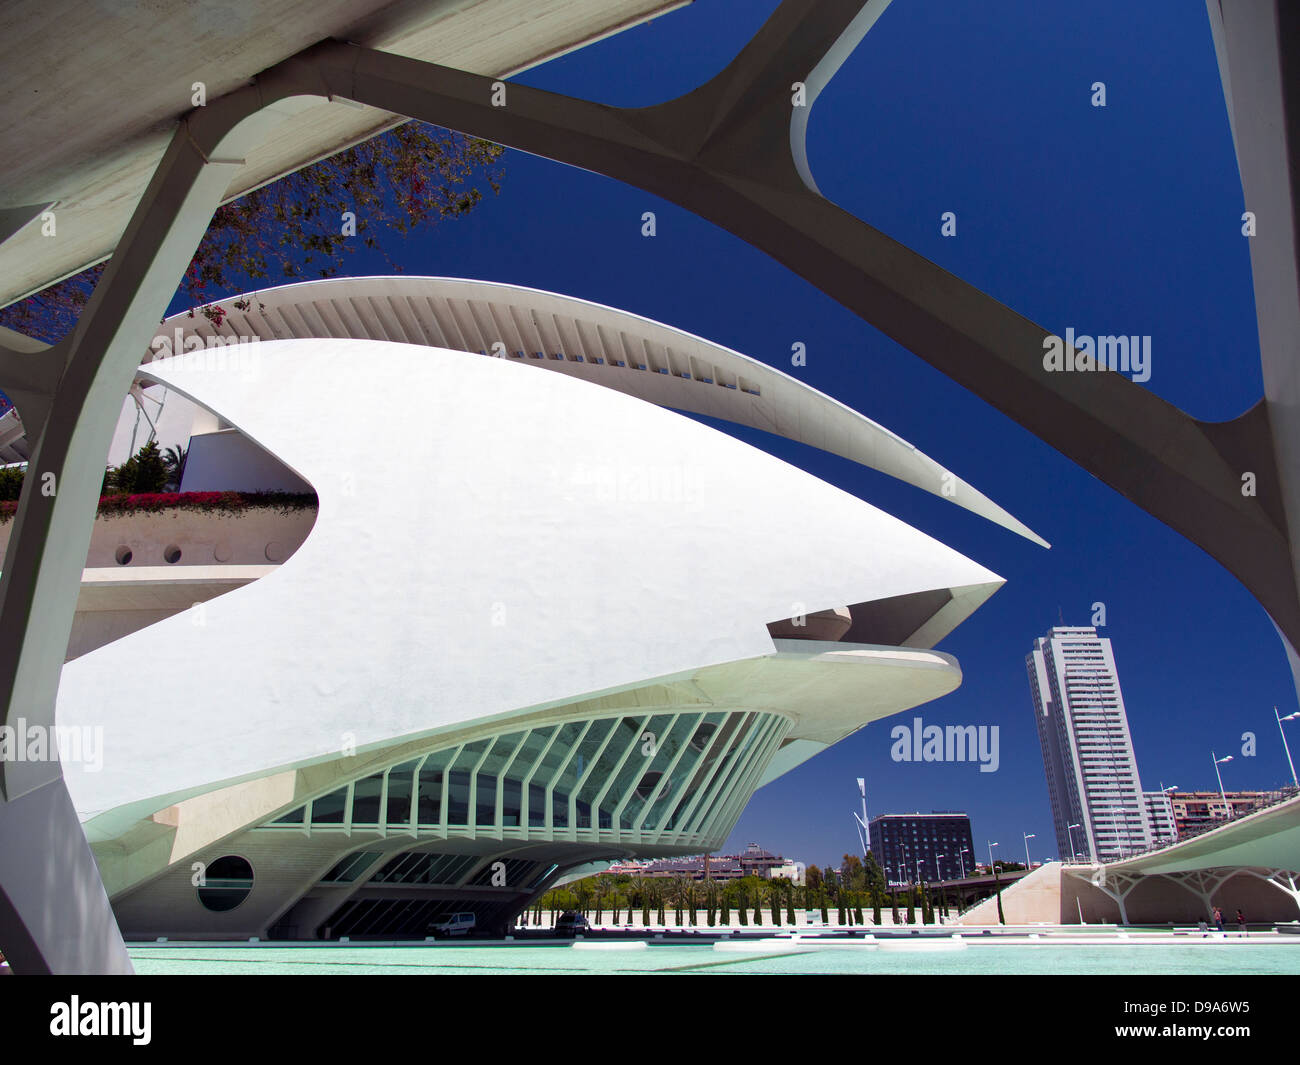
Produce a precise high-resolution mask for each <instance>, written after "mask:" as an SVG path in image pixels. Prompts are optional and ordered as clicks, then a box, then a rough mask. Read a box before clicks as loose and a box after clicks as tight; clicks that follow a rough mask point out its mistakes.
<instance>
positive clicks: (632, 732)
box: [578, 717, 644, 828]
mask: <svg viewBox="0 0 1300 1065" xmlns="http://www.w3.org/2000/svg"><path fill="white" fill-rule="evenodd" d="M642 720H644V719H643V718H639V717H635V718H632V717H624V718H618V719H611V721H610V728H613V729H615V732H614V735H613V736H612V737H610V740H609V743H607V744H606V745H605V750H604V751H603V752H602V753H601V755H600V757H599V758H598V759H597V761H596V768H595V769H594V770H592V772H591V775H590V776H589V777H587V782H586V783H585V784H583V786H582V789H581V790H580V791H579V792H578V799H579V800H580V801H581V802H582V804H583V805H584V806H588V807H590V806H591V805H592V804H593V803H595V801H596V799H597V798H598V797H599V795H600V793H601V791H602V790H604V788H605V785H606V784H608V783H609V782H610V778H611V777H612V776H613V775H614V770H615V769H617V768H618V764H619V762H621V761H622V760H623V755H625V754H627V752H628V749H629V748H630V747H632V746H633V745H634V744H635V743H637V742H638V739H639V737H640V735H641V728H640V726H641V722H642ZM615 726H617V728H615ZM606 731H609V730H606ZM632 757H633V758H635V757H636V755H635V754H633V755H632ZM605 820H606V821H608V820H609V818H608V812H606V817H605ZM600 827H601V828H609V827H610V826H609V825H608V824H602V825H601V826H600Z"/></svg>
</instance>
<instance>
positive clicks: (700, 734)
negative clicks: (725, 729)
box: [645, 712, 727, 828]
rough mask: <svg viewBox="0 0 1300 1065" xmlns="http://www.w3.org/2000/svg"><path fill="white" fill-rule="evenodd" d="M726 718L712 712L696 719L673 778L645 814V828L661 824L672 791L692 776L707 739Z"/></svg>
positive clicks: (706, 748)
mask: <svg viewBox="0 0 1300 1065" xmlns="http://www.w3.org/2000/svg"><path fill="white" fill-rule="evenodd" d="M726 718H727V715H726V714H724V713H717V712H714V713H711V714H705V715H704V719H703V721H700V720H699V719H698V718H697V719H696V722H697V723H696V724H695V726H694V728H693V730H692V731H691V733H690V738H689V739H688V740H687V742H686V751H685V753H684V754H683V755H682V757H681V761H679V762H678V763H677V768H676V769H674V770H673V777H674V778H675V779H674V780H673V781H671V782H670V784H669V786H668V787H667V788H665V789H664V790H663V792H662V794H660V796H659V798H657V799H656V800H655V801H654V805H653V806H652V807H651V808H650V813H648V814H647V815H646V819H645V825H646V827H647V828H659V827H660V826H661V825H662V823H663V820H664V818H665V817H666V816H667V815H668V810H669V807H670V804H671V803H672V802H673V801H674V794H673V793H674V792H676V791H678V790H680V788H681V785H682V782H683V781H686V780H689V779H692V778H693V777H694V773H695V769H696V766H697V764H698V763H699V761H700V759H702V758H703V757H704V752H705V751H706V750H708V745H709V741H710V740H712V739H713V737H714V735H715V734H716V733H717V730H718V727H719V726H720V725H721V724H722V722H723V721H725V720H726Z"/></svg>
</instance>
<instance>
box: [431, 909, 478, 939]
mask: <svg viewBox="0 0 1300 1065" xmlns="http://www.w3.org/2000/svg"><path fill="white" fill-rule="evenodd" d="M476 924H477V922H476V921H475V919H474V915H473V914H472V913H453V914H452V915H451V916H450V917H447V918H444V919H443V920H441V921H435V922H434V923H433V924H431V925H429V934H430V935H433V936H437V937H439V938H442V937H444V936H464V935H468V934H469V933H470V932H472V931H474V928H475V925H476Z"/></svg>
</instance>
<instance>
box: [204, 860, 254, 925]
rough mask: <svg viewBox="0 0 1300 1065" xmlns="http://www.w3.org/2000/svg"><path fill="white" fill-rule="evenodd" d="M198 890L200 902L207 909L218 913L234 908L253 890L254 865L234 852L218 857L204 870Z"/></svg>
mask: <svg viewBox="0 0 1300 1065" xmlns="http://www.w3.org/2000/svg"><path fill="white" fill-rule="evenodd" d="M198 890H199V902H200V903H202V904H203V906H204V907H205V908H206V909H209V910H214V911H216V912H217V913H223V912H225V911H226V910H233V909H234V908H235V907H236V906H238V905H239V904H240V903H241V902H243V901H244V900H245V899H246V898H248V893H249V892H250V891H252V890H253V867H252V866H251V865H249V864H248V860H247V859H246V858H240V857H238V856H237V855H234V854H228V855H226V856H225V857H224V858H218V859H217V860H216V861H214V862H212V863H210V864H209V865H208V867H207V869H205V870H204V872H203V883H202V884H200V885H199V889H198Z"/></svg>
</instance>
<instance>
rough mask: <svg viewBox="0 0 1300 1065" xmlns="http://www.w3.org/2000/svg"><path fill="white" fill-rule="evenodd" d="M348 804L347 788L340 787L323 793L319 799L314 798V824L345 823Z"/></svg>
mask: <svg viewBox="0 0 1300 1065" xmlns="http://www.w3.org/2000/svg"><path fill="white" fill-rule="evenodd" d="M347 805H348V789H347V788H339V790H338V791H332V792H330V793H329V794H328V795H322V796H321V797H320V798H319V799H313V800H312V804H311V823H312V824H313V825H341V824H343V813H344V811H345V810H346V809H347Z"/></svg>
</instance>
